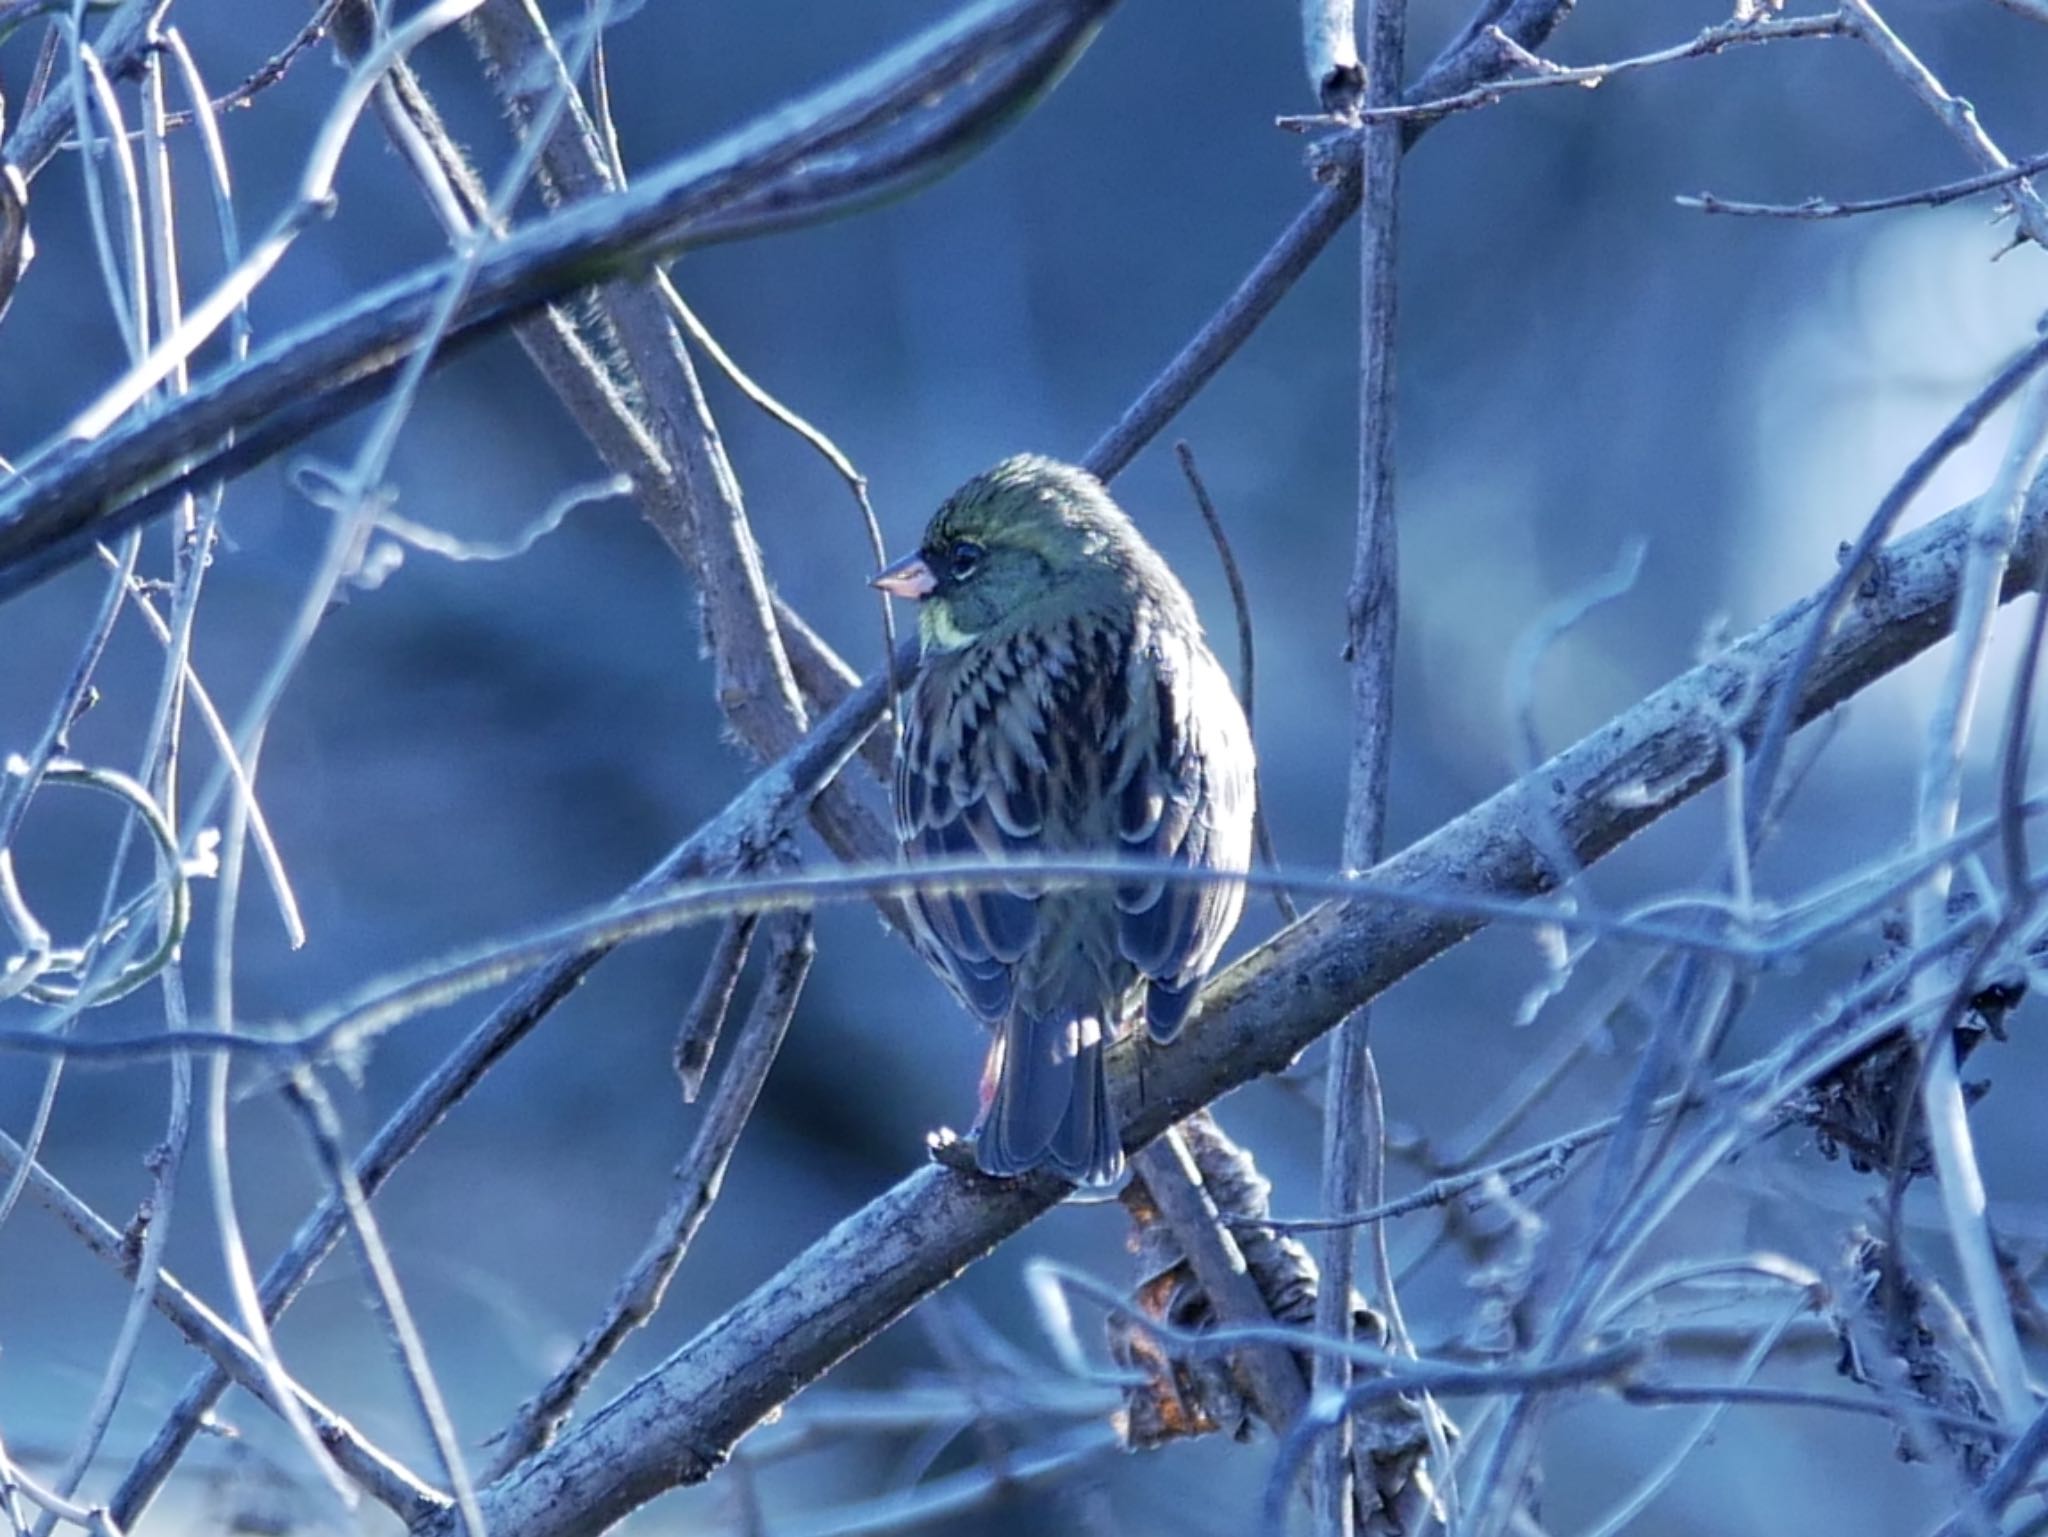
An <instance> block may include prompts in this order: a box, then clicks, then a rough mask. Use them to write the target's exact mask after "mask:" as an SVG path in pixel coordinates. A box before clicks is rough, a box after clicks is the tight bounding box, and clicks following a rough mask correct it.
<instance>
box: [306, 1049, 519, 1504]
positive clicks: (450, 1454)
mask: <svg viewBox="0 0 2048 1537" xmlns="http://www.w3.org/2000/svg"><path fill="white" fill-rule="evenodd" d="M285 1098H286V1100H287V1101H288V1102H289V1103H290V1104H291V1106H292V1108H293V1109H294V1110H296V1111H297V1112H298V1114H299V1119H300V1123H301V1124H302V1125H303V1127H304V1128H305V1131H306V1136H307V1140H308V1141H309V1142H310V1143H311V1144H312V1146H313V1153H314V1158H315V1161H316V1162H317V1163H318V1164H319V1166H320V1171H321V1174H322V1176H323V1177H324V1178H325V1179H326V1180H327V1183H328V1186H329V1188H330V1189H331V1190H332V1191H333V1192H334V1195H333V1198H334V1199H335V1200H337V1201H339V1202H340V1203H341V1208H342V1210H343V1211H344V1212H346V1213H347V1214H348V1226H349V1232H350V1234H351V1235H352V1236H353V1237H354V1238H355V1241H356V1250H357V1253H358V1254H359V1255H360V1257H361V1260H362V1266H363V1270H364V1273H365V1275H366V1276H367V1278H368V1280H369V1285H368V1286H367V1288H366V1290H367V1292H368V1293H369V1297H370V1306H371V1309H372V1310H373V1311H374V1312H375V1313H376V1315H377V1319H378V1322H379V1323H380V1324H381V1325H382V1326H383V1329H384V1333H385V1335H386V1336H387V1337H388V1338H389V1340H390V1342H391V1348H392V1351H393V1353H394V1354H395V1355H396V1356H397V1357H398V1364H399V1369H400V1374H401V1375H402V1376H403V1377H404V1378H405V1384H406V1387H407V1388H408V1389H409V1390H410V1392H411V1394H412V1398H413V1402H414V1404H415V1406H416V1407H417V1408H418V1410H419V1414H420V1419H421V1420H422V1422H423V1423H424V1424H425V1427H426V1431H427V1439H428V1440H429V1442H430V1443H431V1444H432V1445H433V1448H434V1455H435V1457H436V1458H437V1459H438V1460H439V1462H440V1464H441V1471H442V1473H443V1475H444V1476H445V1477H446V1478H447V1480H448V1485H449V1487H450V1488H451V1489H452V1490H453V1491H454V1493H455V1508H456V1511H457V1512H458V1513H459V1514H460V1515H461V1517H462V1526H463V1530H464V1531H465V1532H466V1533H467V1534H468V1537H484V1523H483V1513H482V1511H480V1510H479V1509H478V1508H477V1503H476V1485H475V1484H474V1483H473V1482H471V1480H470V1476H469V1466H468V1463H467V1460H466V1459H465V1458H464V1457H463V1455H462V1444H461V1442H460V1441H459V1440H458V1439H457V1437H456V1434H455V1426H454V1424H453V1422H452V1421H451V1420H450V1419H449V1417H448V1406H447V1403H446V1402H445V1401H444V1400H443V1398H442V1396H441V1387H440V1384H439V1383H438V1382H436V1381H435V1380H434V1373H433V1370H432V1368H431V1367H430V1366H429V1365H428V1362H427V1351H426V1345H425V1343H424V1342H423V1341H422V1340H421V1339H420V1333H419V1328H418V1326H417V1325H416V1324H415V1323H414V1322H413V1317H412V1309H411V1308H409V1307H408V1306H407V1305H406V1301H405V1293H404V1292H403V1291H402V1290H401V1289H400V1288H399V1284H398V1272H397V1271H396V1270H394V1269H393V1268H392V1264H391V1252H390V1250H389V1249H387V1248H386V1247H385V1244H384V1237H383V1234H382V1233H381V1232H380V1231H379V1229H378V1226H377V1219H376V1217H375V1216H374V1215H372V1213H371V1211H370V1202H369V1198H368V1197H367V1196H365V1195H364V1193H363V1185H362V1181H361V1180H359V1179H357V1178H356V1173H355V1170H354V1168H352V1167H351V1166H350V1164H349V1161H348V1155H347V1154H346V1153H345V1152H343V1151H342V1146H341V1118H340V1117H339V1116H337V1115H336V1114H335V1113H334V1104H333V1101H331V1100H330V1099H329V1098H328V1097H327V1091H326V1090H325V1089H323V1088H321V1086H320V1081H319V1079H317V1078H315V1077H314V1076H313V1075H312V1073H310V1072H307V1071H304V1070H301V1071H299V1072H297V1073H294V1074H292V1076H291V1079H290V1080H289V1082H288V1083H287V1084H286V1086H285Z"/></svg>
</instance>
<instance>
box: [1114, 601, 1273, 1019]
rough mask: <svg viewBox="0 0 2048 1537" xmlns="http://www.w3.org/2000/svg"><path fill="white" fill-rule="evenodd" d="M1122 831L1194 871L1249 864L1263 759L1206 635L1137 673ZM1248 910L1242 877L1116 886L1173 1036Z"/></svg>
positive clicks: (1154, 649)
mask: <svg viewBox="0 0 2048 1537" xmlns="http://www.w3.org/2000/svg"><path fill="white" fill-rule="evenodd" d="M1129 693H1130V708H1131V711H1132V715H1133V720H1132V724H1131V729H1130V731H1129V732H1128V737H1129V740H1130V741H1131V742H1132V743H1133V744H1134V745H1137V744H1145V743H1149V744H1150V747H1149V750H1141V751H1133V752H1131V753H1130V754H1129V761H1128V762H1127V763H1126V764H1125V765H1123V773H1124V776H1125V777H1124V778H1123V780H1122V782H1121V790H1120V794H1119V798H1118V817H1117V824H1118V825H1117V831H1118V835H1119V837H1120V839H1121V841H1122V844H1123V847H1124V849H1125V850H1126V851H1127V852H1129V853H1131V854H1134V855H1141V856H1143V857H1145V858H1147V859H1152V860H1165V861H1166V862H1168V863H1169V864H1172V865H1175V866H1179V867H1184V868H1187V869H1193V870H1245V869H1248V868H1250V865H1251V849H1252V813H1253V797H1254V794H1255V791H1254V786H1253V779H1254V774H1255V765H1254V760H1253V756H1252V742H1251V731H1250V729H1249V728H1248V727H1247V726H1246V724H1245V719H1244V712H1243V711H1242V710H1241V709H1240V708H1239V707H1238V703H1237V697H1236V695H1235V694H1234V693H1233V692H1232V691H1231V687H1230V681H1229V679H1228V678H1227V677H1225V676H1224V673H1223V669H1222V668H1221V667H1220V666H1219V665H1218V664H1217V662H1216V659H1215V657H1214V656H1212V655H1211V654H1210V652H1209V650H1208V648H1207V647H1206V646H1205V645H1203V644H1202V642H1201V640H1200V639H1199V638H1198V637H1192V636H1191V637H1180V636H1176V635H1172V634H1161V635H1156V636H1155V637H1154V638H1152V640H1151V641H1150V643H1149V644H1148V645H1147V646H1146V647H1145V649H1144V650H1143V651H1142V652H1141V654H1140V656H1139V657H1138V659H1137V665H1135V666H1134V667H1133V668H1132V673H1131V679H1130V690H1129ZM1243 907H1244V888H1243V887H1242V886H1240V885H1236V884H1234V883H1222V882H1208V883H1204V884H1195V883H1191V882H1182V883H1171V882H1166V881H1160V880H1150V881H1134V882H1131V883H1129V884H1127V885H1123V886H1120V887H1118V889H1117V908H1118V910H1119V912H1120V914H1121V919H1120V922H1119V929H1118V935H1117V939H1118V945H1119V947H1120V948H1121V950H1122V952H1123V954H1124V956H1125V957H1126V958H1127V959H1128V960H1129V961H1130V962H1131V963H1132V964H1133V965H1135V966H1136V967H1137V968H1138V970H1139V971H1140V972H1141V973H1143V974H1144V976H1145V978H1146V979H1147V981H1148V983H1149V984H1150V985H1149V986H1148V987H1147V989H1146V1018H1147V1021H1148V1022H1149V1025H1150V1028H1151V1031H1152V1034H1153V1036H1154V1038H1155V1039H1158V1040H1170V1039H1171V1038H1172V1037H1173V1035H1174V1034H1175V1032H1177V1031H1178V1030H1179V1029H1180V1026H1181V1022H1182V1021H1183V1020H1184V1019H1185V1018H1186V1017H1187V1011H1188V1008H1189V1006H1190V1004H1191V1003H1192V1002H1193V1000H1194V994H1195V990H1196V988H1197V987H1198V986H1199V984H1200V983H1201V980H1202V978H1203V977H1205V976H1206V975H1207V974H1208V972H1209V969H1210V968H1211V967H1212V966H1214V965H1215V964H1216V957H1217V954H1218V953H1219V952H1220V951H1221V950H1222V948H1223V942H1224V941H1225V940H1226V939H1228V938H1229V937H1230V931H1231V930H1232V929H1233V928H1235V927H1236V926H1237V919H1238V914H1239V913H1240V912H1241V911H1242V910H1243Z"/></svg>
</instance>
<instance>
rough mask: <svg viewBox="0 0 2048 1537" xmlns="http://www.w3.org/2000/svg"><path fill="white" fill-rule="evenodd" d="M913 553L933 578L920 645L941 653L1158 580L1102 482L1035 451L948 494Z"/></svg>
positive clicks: (1151, 559) (1154, 560)
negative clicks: (1051, 610) (1055, 607)
mask: <svg viewBox="0 0 2048 1537" xmlns="http://www.w3.org/2000/svg"><path fill="white" fill-rule="evenodd" d="M918 555H919V557H920V558H921V559H922V560H923V562H924V564H925V565H926V567H928V568H929V570H930V571H931V574H932V578H933V581H934V586H933V588H932V590H931V592H930V594H929V595H928V596H927V597H926V598H925V600H924V606H923V608H922V610H921V611H920V614H919V626H920V630H921V632H922V634H923V637H924V644H925V646H926V648H927V649H930V650H941V651H950V650H955V649H957V648H958V647H960V646H963V645H966V644H967V643H968V642H970V641H971V640H973V639H974V638H975V637H976V636H979V635H981V634H984V633H985V632H987V631H989V630H991V629H994V628H996V627H998V626H1000V625H1003V624H1004V623H1005V622H1023V621H1025V620H1027V619H1029V618H1030V617H1031V616H1032V615H1033V614H1035V613H1038V612H1040V611H1041V610H1042V607H1043V606H1044V605H1049V604H1054V603H1058V604H1060V605H1061V606H1064V605H1065V604H1067V603H1072V604H1073V605H1074V606H1076V607H1089V606H1094V605H1096V604H1098V603H1113V602H1116V601H1118V600H1119V597H1120V595H1127V594H1130V593H1131V592H1133V591H1134V589H1135V587H1136V586H1138V585H1149V584H1150V582H1151V581H1154V580H1156V579H1157V578H1156V577H1155V576H1154V569H1155V568H1156V570H1157V572H1158V573H1159V574H1160V575H1164V567H1163V566H1162V565H1161V564H1160V562H1159V559H1158V557H1157V556H1156V555H1155V554H1154V553H1153V552H1152V549H1151V547H1150V546H1149V545H1147V544H1146V543H1145V540H1144V538H1143V536H1142V535H1140V534H1139V533H1138V530H1137V528H1136V527H1135V526H1134V525H1133V524H1132V522H1131V520H1130V519H1129V518H1128V517H1126V516H1125V515H1124V513H1123V510H1122V509H1121V508H1119V507H1118V506H1117V504H1116V503H1115V502H1114V501H1112V500H1111V499H1110V495H1109V492H1108V491H1107V490H1105V489H1104V488H1103V485H1102V482H1101V481H1099V480H1097V479H1096V478H1095V477H1094V476H1093V475H1090V474H1089V473H1088V472H1087V471H1086V470H1082V469H1077V468H1075V467H1074V466H1072V465H1069V464H1062V463H1060V462H1059V461H1058V460H1056V459H1047V458H1044V457H1042V456H1040V455H1037V454H1020V455H1018V456H1017V457H1016V458H1013V459H1005V460H1004V461H1003V462H1002V463H1001V464H998V465H997V466H996V467H995V468H994V469H992V470H989V471H988V472H987V473H985V474H981V475H977V476H975V478H974V479H972V480H970V481H968V482H967V484H966V485H964V486H962V487H961V488H960V489H959V490H958V491H956V492H954V493H953V495H952V496H950V497H948V498H947V499H946V503H945V505H944V506H942V507H940V508H939V510H938V512H937V514H936V515H935V516H934V517H933V518H932V520H931V523H930V525H929V526H928V527H927V528H926V529H925V535H924V541H923V543H922V544H920V545H919V547H918ZM1166 580H1167V581H1168V582H1171V580H1172V579H1171V577H1166ZM1124 601H1128V598H1127V597H1125V598H1124Z"/></svg>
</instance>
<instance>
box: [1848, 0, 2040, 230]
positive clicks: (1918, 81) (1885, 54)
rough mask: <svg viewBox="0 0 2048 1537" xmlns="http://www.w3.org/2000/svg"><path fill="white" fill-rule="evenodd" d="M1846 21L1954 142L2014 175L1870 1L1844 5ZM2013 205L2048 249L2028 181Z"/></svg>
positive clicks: (1970, 112)
mask: <svg viewBox="0 0 2048 1537" xmlns="http://www.w3.org/2000/svg"><path fill="white" fill-rule="evenodd" d="M1842 15H1843V18H1844V19H1845V20H1846V21H1847V23H1848V26H1849V30H1850V31H1851V32H1852V33H1853V34H1854V35H1855V36H1856V37H1858V38H1860V39H1862V40H1863V41H1864V42H1865V43H1868V44H1869V45H1870V47H1871V49H1872V50H1873V51H1874V52H1875V53H1876V54H1877V56H1878V57H1879V58H1880V59H1882V60H1883V61H1884V65H1885V68H1887V69H1889V70H1890V71H1891V72H1892V73H1893V74H1894V75H1895V76H1897V77H1898V79H1899V80H1900V82H1901V83H1902V84H1904V86H1905V87H1906V89H1907V90H1908V91H1910V92H1912V94H1913V96H1914V97H1915V99H1917V100H1918V101H1919V102H1920V103H1921V104H1922V105H1923V106H1925V107H1926V108H1927V110H1928V111H1929V112H1932V113H1933V114H1934V115H1935V117H1936V118H1937V119H1939V120H1940V122H1941V125H1942V127H1944V128H1946V129H1947V130H1948V131H1949V133H1950V134H1951V135H1953V136H1954V138H1955V139H1956V141H1957V142H1958V143H1960V144H1961V145H1962V146H1963V149H1964V151H1965V152H1966V153H1967V154H1968V155H1969V156H1970V158H1971V159H1972V160H1974V161H1976V162H1977V164H1978V165H1980V166H1982V167H1983V168H1984V169H1985V170H1987V171H2010V170H2011V169H2012V168H2013V164H2012V161H2011V159H2010V158H2008V157H2007V155H2006V153H2005V151H2004V150H2002V149H2000V148H1999V147H1998V146H1997V145H1996V144H1995V143H1993V142H1992V139H1991V135H1989V134H1988V133H1986V132H1985V131H1984V127H1983V125H1982V124H1981V123H1979V122H1978V121H1977V109H1976V108H1975V107H1973V106H1971V105H1970V103H1969V102H1967V101H1965V100H1964V99H1963V98H1962V97H1960V96H1957V95H1954V94H1953V93H1952V92H1950V90H1949V89H1948V87H1947V86H1945V85H1943V84H1942V83H1941V81H1940V80H1938V79H1936V78H1935V75H1934V72H1933V71H1932V70H1930V69H1929V68H1928V67H1927V66H1926V65H1925V64H1923V63H1921V62H1920V59H1919V58H1918V56H1917V55H1915V54H1914V52H1913V50H1912V49H1910V48H1908V47H1907V46H1906V44H1905V42H1904V41H1903V40H1902V39H1901V38H1900V37H1899V35H1898V33H1896V32H1894V31H1893V30H1892V29H1891V28H1890V26H1888V25H1887V24H1886V23H1885V20H1884V18H1883V17H1882V16H1880V15H1878V14H1877V10H1876V7H1874V6H1873V5H1871V3H1870V0H1842ZM2012 202H2013V208H2014V210H2015V211H2016V212H2017V213H2018V215H2019V222H2020V228H2021V229H2023V230H2025V231H2026V233H2027V238H2028V239H2029V240H2031V241H2033V242H2034V243H2035V244H2036V245H2039V246H2043V247H2048V205H2044V204H2043V203H2042V201H2041V199H2040V197H2039V195H2038V194H2036V193H2035V191H2034V189H2033V188H2032V187H2031V186H2029V185H2028V184H2027V183H2026V182H2025V181H2024V180H2021V181H2019V182H2017V183H2015V185H2014V187H2013V199H2012Z"/></svg>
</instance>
